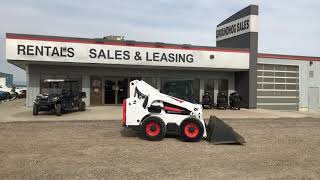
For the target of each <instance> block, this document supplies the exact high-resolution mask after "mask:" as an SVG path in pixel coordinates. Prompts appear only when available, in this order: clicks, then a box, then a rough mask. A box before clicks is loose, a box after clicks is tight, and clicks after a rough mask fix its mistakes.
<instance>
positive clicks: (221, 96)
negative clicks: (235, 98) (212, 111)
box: [217, 92, 228, 109]
mask: <svg viewBox="0 0 320 180" xmlns="http://www.w3.org/2000/svg"><path fill="white" fill-rule="evenodd" d="M227 107H228V96H227V94H226V93H225V92H218V95H217V109H220V108H222V109H227Z"/></svg>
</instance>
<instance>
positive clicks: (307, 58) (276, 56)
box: [258, 53, 320, 61]
mask: <svg viewBox="0 0 320 180" xmlns="http://www.w3.org/2000/svg"><path fill="white" fill-rule="evenodd" d="M258 58H270V59H287V60H302V61H320V57H314V56H297V55H285V54H268V53H259V54H258Z"/></svg>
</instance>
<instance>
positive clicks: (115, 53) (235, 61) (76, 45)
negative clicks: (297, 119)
mask: <svg viewBox="0 0 320 180" xmlns="http://www.w3.org/2000/svg"><path fill="white" fill-rule="evenodd" d="M6 56H7V59H8V60H12V61H24V62H26V63H27V62H30V61H32V62H38V61H41V62H64V63H87V64H115V65H143V66H169V67H171V66H173V67H190V68H195V67H200V68H223V69H249V52H248V51H238V50H235V51H233V50H216V49H213V48H211V49H210V48H207V49H204V50H199V49H196V50H193V49H192V48H190V49H183V48H169V47H165V48H156V47H144V46H141V45H140V46H139V45H137V46H129V45H123V44H108V42H103V43H96V42H82V41H77V42H68V39H65V40H61V39H58V40H55V39H50V38H46V39H43V40H42V39H41V37H40V38H39V39H36V40H34V39H32V40H30V39H23V37H14V38H10V37H7V39H6Z"/></svg>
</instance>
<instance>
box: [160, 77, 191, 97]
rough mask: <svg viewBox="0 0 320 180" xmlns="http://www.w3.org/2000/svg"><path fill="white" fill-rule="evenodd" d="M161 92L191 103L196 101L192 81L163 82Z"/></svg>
mask: <svg viewBox="0 0 320 180" xmlns="http://www.w3.org/2000/svg"><path fill="white" fill-rule="evenodd" d="M160 92H161V93H164V94H167V95H169V96H172V97H176V98H179V99H182V100H185V101H188V102H191V103H194V102H195V96H194V93H193V85H192V81H188V80H173V81H165V82H163V83H162V87H161V90H160Z"/></svg>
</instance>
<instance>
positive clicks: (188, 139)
mask: <svg viewBox="0 0 320 180" xmlns="http://www.w3.org/2000/svg"><path fill="white" fill-rule="evenodd" d="M189 123H195V124H196V125H197V126H198V128H199V133H198V135H196V136H195V137H192V138H191V137H189V136H187V135H186V134H185V132H184V129H185V126H186V125H187V124H189ZM203 133H204V127H203V125H202V123H201V122H200V121H199V120H198V119H196V118H187V119H185V120H183V121H182V123H181V124H180V138H181V140H182V141H185V142H199V141H200V140H201V139H202V138H203Z"/></svg>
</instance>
